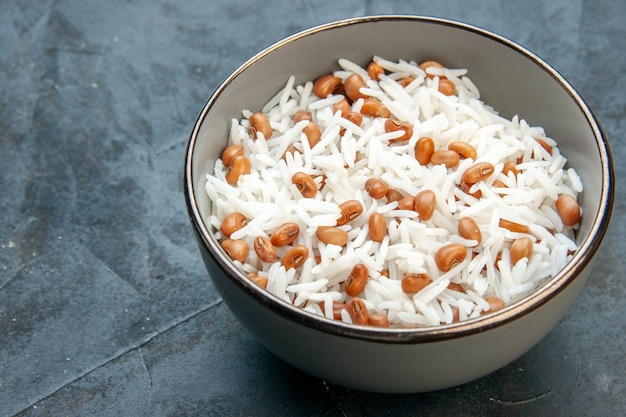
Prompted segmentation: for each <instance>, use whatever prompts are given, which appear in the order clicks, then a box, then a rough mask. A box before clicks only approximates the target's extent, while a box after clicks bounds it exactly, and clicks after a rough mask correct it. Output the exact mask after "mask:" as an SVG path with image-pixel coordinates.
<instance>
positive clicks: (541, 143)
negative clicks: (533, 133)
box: [535, 139, 552, 155]
mask: <svg viewBox="0 0 626 417" xmlns="http://www.w3.org/2000/svg"><path fill="white" fill-rule="evenodd" d="M535 141H536V142H537V143H538V144H539V146H541V147H542V148H543V149H545V150H546V152H548V154H549V155H552V146H550V145H548V142H546V141H545V140H543V139H535Z"/></svg>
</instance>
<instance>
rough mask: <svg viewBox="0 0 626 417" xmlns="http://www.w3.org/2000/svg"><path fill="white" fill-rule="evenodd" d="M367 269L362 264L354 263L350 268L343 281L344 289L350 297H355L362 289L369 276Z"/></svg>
mask: <svg viewBox="0 0 626 417" xmlns="http://www.w3.org/2000/svg"><path fill="white" fill-rule="evenodd" d="M369 273H370V272H369V270H368V269H367V266H365V265H364V264H356V265H354V267H353V268H352V271H351V272H350V275H349V276H348V279H347V280H346V283H345V291H346V294H348V295H349V296H351V297H355V296H357V295H359V294H360V293H361V291H363V289H364V288H365V285H366V284H367V279H368V278H369Z"/></svg>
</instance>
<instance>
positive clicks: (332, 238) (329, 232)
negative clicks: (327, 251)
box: [315, 226, 348, 246]
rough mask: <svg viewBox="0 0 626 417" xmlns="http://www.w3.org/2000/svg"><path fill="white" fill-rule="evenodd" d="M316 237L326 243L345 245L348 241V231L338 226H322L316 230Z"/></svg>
mask: <svg viewBox="0 0 626 417" xmlns="http://www.w3.org/2000/svg"><path fill="white" fill-rule="evenodd" d="M315 237H317V238H318V239H319V240H320V242H323V243H325V244H326V245H330V244H332V245H337V246H343V245H345V244H346V243H348V232H346V231H345V230H343V229H340V228H338V227H331V226H320V227H318V228H317V230H316V231H315Z"/></svg>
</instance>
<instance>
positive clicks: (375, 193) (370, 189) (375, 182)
mask: <svg viewBox="0 0 626 417" xmlns="http://www.w3.org/2000/svg"><path fill="white" fill-rule="evenodd" d="M365 191H367V193H368V194H369V195H370V196H371V197H372V198H375V199H379V198H383V197H384V196H385V195H386V194H387V191H389V185H387V183H386V182H385V181H383V180H381V179H378V178H370V179H368V180H367V181H365Z"/></svg>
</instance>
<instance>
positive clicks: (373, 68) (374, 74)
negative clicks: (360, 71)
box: [366, 61, 385, 81]
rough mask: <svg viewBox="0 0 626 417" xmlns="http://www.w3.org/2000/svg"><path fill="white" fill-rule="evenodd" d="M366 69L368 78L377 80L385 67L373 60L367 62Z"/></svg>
mask: <svg viewBox="0 0 626 417" xmlns="http://www.w3.org/2000/svg"><path fill="white" fill-rule="evenodd" d="M366 71H367V75H369V76H370V78H371V79H372V80H374V81H378V80H379V79H380V76H381V75H383V74H384V73H385V69H384V68H383V67H381V66H380V65H379V64H377V63H376V62H374V61H372V62H370V63H369V65H368V66H367V68H366Z"/></svg>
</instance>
